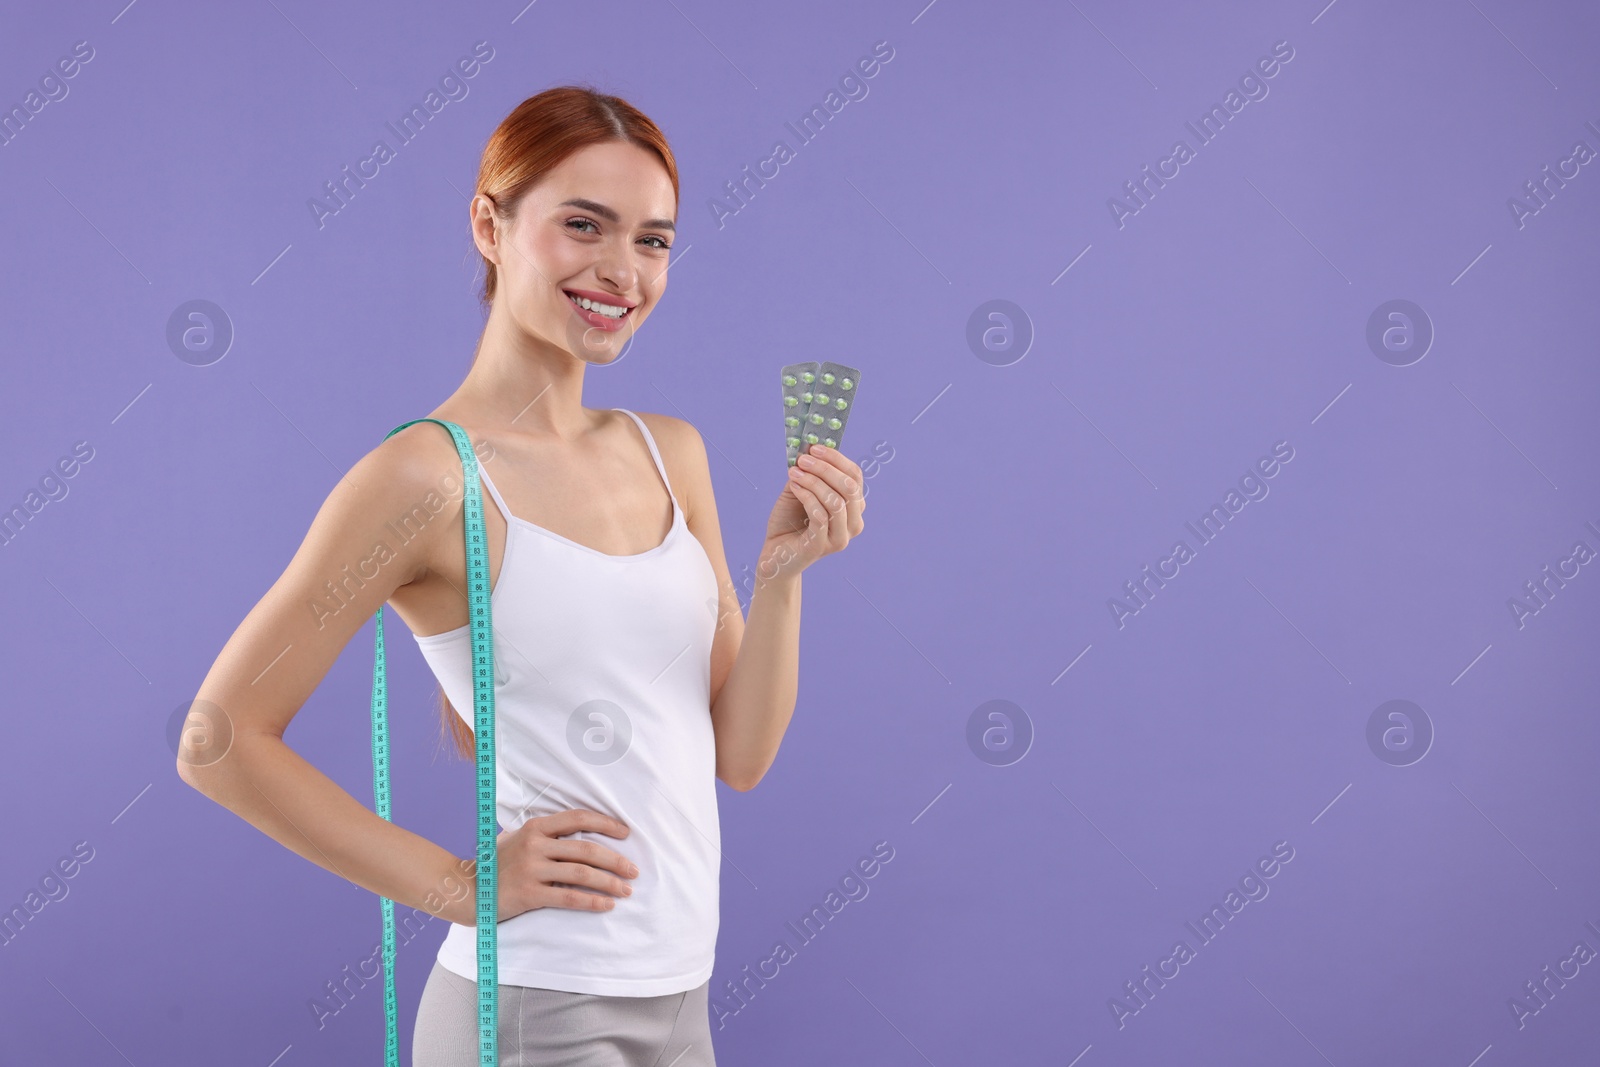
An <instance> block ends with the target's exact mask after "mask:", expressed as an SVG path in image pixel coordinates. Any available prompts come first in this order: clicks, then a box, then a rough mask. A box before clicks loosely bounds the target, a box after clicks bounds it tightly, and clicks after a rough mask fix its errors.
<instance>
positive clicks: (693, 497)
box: [624, 411, 711, 515]
mask: <svg viewBox="0 0 1600 1067" xmlns="http://www.w3.org/2000/svg"><path fill="white" fill-rule="evenodd" d="M634 414H635V415H638V416H639V418H640V419H642V420H643V421H644V424H645V425H646V426H648V427H649V428H650V436H651V437H654V438H655V440H656V448H657V450H659V451H660V453H661V462H662V463H663V464H664V465H665V466H666V468H667V477H668V478H670V479H671V480H672V487H673V490H674V491H675V494H676V495H677V497H678V502H679V503H680V504H681V505H682V506H683V510H684V512H685V513H686V515H692V514H693V513H694V510H695V504H696V503H698V502H699V501H700V500H703V499H706V497H705V495H704V494H703V493H702V491H701V487H702V486H704V485H706V484H707V483H709V482H710V480H711V471H710V464H709V461H708V460H707V459H706V444H705V439H704V438H702V437H701V436H700V431H699V430H697V429H695V428H694V424H693V423H691V422H690V421H689V420H687V419H680V418H678V417H677V416H675V415H662V414H659V413H657V412H654V411H636V412H634ZM625 417H626V416H624V418H625Z"/></svg>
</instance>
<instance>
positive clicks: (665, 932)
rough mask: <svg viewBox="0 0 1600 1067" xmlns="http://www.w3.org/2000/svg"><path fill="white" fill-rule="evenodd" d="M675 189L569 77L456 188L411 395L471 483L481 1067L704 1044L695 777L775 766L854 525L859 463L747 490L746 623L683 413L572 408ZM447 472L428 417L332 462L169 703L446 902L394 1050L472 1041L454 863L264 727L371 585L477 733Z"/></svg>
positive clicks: (603, 355)
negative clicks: (494, 942)
mask: <svg viewBox="0 0 1600 1067" xmlns="http://www.w3.org/2000/svg"><path fill="white" fill-rule="evenodd" d="M677 205H678V177H677V168H676V164H675V163H674V160H673V157H672V153H671V150H670V149H669V148H668V146H667V143H666V139H665V137H663V135H662V134H661V131H660V130H659V129H657V127H656V126H655V124H654V123H652V122H651V121H650V120H649V119H648V118H646V117H645V116H644V115H643V114H641V113H640V112H639V111H637V110H636V109H634V108H633V107H632V106H630V105H629V104H628V103H627V102H625V101H623V100H620V99H618V98H617V97H614V96H606V95H602V94H599V93H597V92H595V91H593V90H590V89H586V88H578V87H571V86H567V87H561V88H556V89H551V90H549V91H547V92H543V93H540V94H538V95H537V96H534V97H532V98H530V99H528V100H526V101H524V102H523V103H522V104H521V105H520V106H518V107H517V108H516V109H515V110H514V111H513V112H512V113H511V114H510V115H509V116H508V117H507V118H506V119H505V121H504V122H502V123H501V125H500V127H499V128H498V129H497V130H496V131H495V133H494V135H493V136H492V137H491V138H490V140H489V143H488V145H487V146H486V147H485V149H484V153H483V158H482V161H481V163H480V168H479V173H478V181H477V189H476V195H475V196H474V197H473V200H472V205H471V216H470V217H471V225H472V235H473V240H474V241H475V243H476V244H477V247H478V251H479V252H480V254H481V255H482V257H483V261H484V265H485V271H486V277H485V281H484V289H483V301H484V302H485V303H486V304H487V305H488V308H489V312H488V320H487V323H486V325H485V327H484V331H483V336H482V338H481V339H480V340H479V342H478V349H477V353H476V355H475V357H474V362H473V364H472V367H471V369H470V370H469V372H468V373H467V376H466V378H465V380H464V381H463V382H462V383H461V386H460V388H458V389H457V390H456V391H455V392H454V393H453V394H452V395H451V396H450V397H449V398H448V399H446V400H445V401H444V402H443V403H442V404H440V405H439V406H438V407H437V408H435V409H434V410H433V411H432V412H431V414H432V416H433V417H435V418H439V419H444V420H447V421H451V422H455V423H457V424H459V425H460V426H461V427H462V428H463V429H464V430H465V431H466V432H467V434H468V435H469V437H470V438H471V440H472V444H473V446H474V449H475V450H476V451H477V454H478V467H479V472H480V479H481V482H482V487H483V491H484V494H483V495H484V501H485V503H484V521H485V527H486V530H487V534H488V549H489V568H490V580H491V589H492V593H491V604H492V607H493V619H494V639H495V662H496V694H495V703H496V723H497V726H496V748H497V756H498V760H497V763H498V767H497V773H498V781H497V786H496V788H497V797H496V799H497V804H498V809H499V810H498V814H499V823H500V825H501V826H502V827H504V831H503V832H502V833H501V834H500V835H499V839H498V857H499V859H498V862H499V865H500V866H499V889H498V892H499V919H500V922H499V926H498V927H497V936H498V946H499V975H500V979H501V983H502V984H501V986H500V989H499V1004H500V1014H499V1020H500V1031H499V1033H500V1046H499V1047H500V1051H501V1057H502V1058H501V1063H502V1064H505V1065H507V1067H511V1065H514V1064H524V1063H528V1064H532V1063H538V1064H541V1065H551V1064H574V1065H576V1064H584V1065H589V1064H594V1065H602V1064H603V1065H623V1064H627V1065H633V1064H640V1065H654V1064H660V1065H661V1067H666V1065H667V1064H672V1065H673V1067H705V1065H712V1064H714V1063H715V1060H714V1058H713V1056H712V1049H711V1034H710V1026H709V1021H708V1017H707V991H708V986H709V983H710V976H711V970H712V959H713V950H714V947H715V941H716V932H717V904H718V871H719V861H720V852H719V850H718V847H719V842H720V833H719V830H718V822H717V803H716V787H715V782H714V779H715V778H720V779H722V781H724V782H726V783H727V784H728V785H730V786H731V787H733V788H734V789H738V790H741V791H743V790H748V789H750V788H752V787H754V786H755V784H756V783H757V782H758V781H760V779H761V777H762V775H763V774H764V773H765V772H766V770H767V768H768V767H769V766H771V764H772V761H773V759H774V757H775V756H776V754H777V749H778V745H779V742H780V741H781V739H782V737H783V733H784V730H785V729H786V728H787V726H788V723H789V718H790V716H791V714H792V713H793V710H794V703H795V695H796V689H797V681H798V667H799V629H800V575H801V572H802V571H804V570H805V568H806V567H807V566H809V565H810V564H812V563H814V562H815V561H816V560H817V559H819V558H820V557H822V556H824V555H827V554H829V553H832V552H836V551H838V550H839V549H841V548H843V547H844V546H845V545H846V544H847V543H848V542H849V540H850V538H851V537H852V536H855V535H857V534H859V533H860V532H861V530H862V509H863V496H862V492H861V485H862V474H861V469H860V467H858V466H857V465H856V464H855V463H853V462H851V461H850V460H848V459H846V458H845V457H844V456H842V455H840V454H839V453H838V452H836V451H833V450H830V449H826V448H822V447H820V446H815V445H814V446H812V447H811V449H810V455H809V456H806V457H802V458H801V460H800V462H799V464H798V465H797V466H795V467H791V468H789V474H788V480H787V483H786V484H785V486H784V487H783V489H782V491H781V492H780V493H779V495H778V500H777V503H776V504H775V505H774V507H773V509H772V514H771V518H770V519H769V521H768V524H767V535H766V541H765V543H764V544H763V546H762V549H761V553H760V556H759V562H758V565H757V568H756V570H757V575H758V582H757V585H756V588H755V591H754V593H753V595H752V599H751V604H750V616H749V619H748V621H746V620H745V619H744V618H743V616H742V615H741V612H740V606H739V601H738V598H737V596H736V595H735V592H734V586H733V583H732V581H731V580H730V579H729V576H728V565H727V562H726V559H725V558H724V554H723V548H722V537H721V533H720V529H719V525H718V521H717V511H716V504H715V501H714V500H713V497H712V486H711V476H710V471H709V468H708V464H707V460H706V451H705V445H704V443H703V441H702V440H701V438H700V435H699V434H698V433H697V432H696V430H695V429H694V427H693V426H691V425H690V424H689V423H687V422H685V421H683V420H681V419H677V418H673V417H671V416H666V415H655V414H646V415H636V414H634V413H633V412H630V411H626V410H624V409H621V408H615V409H610V410H606V409H591V408H586V407H584V406H583V403H582V401H583V379H584V369H585V367H586V366H587V365H588V364H590V363H608V362H612V361H614V360H616V359H618V358H619V357H620V355H621V354H622V352H623V349H624V345H625V344H626V341H627V340H628V339H629V338H631V337H632V335H633V333H634V332H636V331H637V330H638V329H639V327H640V326H642V325H643V324H644V320H645V319H646V318H647V317H648V316H649V315H650V313H651V311H653V310H654V309H655V306H656V304H657V303H659V302H660V300H661V298H662V295H663V294H664V292H665V290H666V275H667V260H668V257H669V255H670V249H671V247H672V243H673V240H674V237H675V233H674V225H673V221H674V219H675V218H676V215H677ZM397 421H402V420H397ZM491 468H492V473H491ZM460 474H461V460H460V457H459V454H458V452H457V451H456V449H455V447H454V444H453V442H452V439H451V436H450V434H448V433H447V432H446V431H445V430H444V428H443V427H441V426H439V425H437V424H435V423H430V422H419V423H417V424H416V425H413V426H408V427H407V428H406V429H404V430H401V431H400V432H398V433H396V434H394V435H393V436H391V437H389V438H387V439H386V440H385V441H384V442H383V443H382V444H380V445H379V446H378V447H376V448H374V449H373V450H372V451H371V452H369V453H368V454H367V455H365V456H364V457H363V458H362V459H361V460H360V461H359V462H358V463H357V464H356V465H355V466H354V467H353V468H352V469H351V470H350V472H349V473H348V474H347V475H346V476H345V477H344V478H342V479H340V481H339V483H338V485H336V486H335V487H334V489H333V490H332V492H331V493H330V494H329V495H328V498H327V500H326V502H325V503H324V504H323V506H322V508H321V510H320V511H319V512H318V513H317V516H316V518H315V520H314V521H313V522H312V525H311V528H310V530H309V532H308V533H307V535H306V538H305V540H304V543H303V544H302V545H301V547H300V549H299V551H298V552H297V553H296V554H295V557H294V559H293V560H292V561H291V562H290V564H289V566H288V567H287V569H286V570H285V571H284V573H283V575H282V576H281V577H280V578H279V579H278V581H277V582H276V584H274V586H273V587H272V589H271V590H270V591H269V592H268V593H267V594H266V596H265V597H263V598H262V600H261V602H260V603H259V604H257V605H256V606H255V608H254V609H253V610H252V611H251V612H250V614H249V615H248V616H247V617H246V618H245V620H244V622H243V623H242V624H241V625H240V627H239V629H238V631H237V632H235V633H234V635H233V636H232V638H231V639H230V640H229V641H228V643H227V645H226V646H225V647H224V648H223V650H222V653H221V654H220V655H219V657H218V658H217V661H216V663H215V664H214V665H213V666H212V668H211V671H210V672H209V673H208V675H207V676H206V679H205V681H204V683H203V684H202V686H201V688H200V691H199V694H198V696H197V699H196V702H195V708H196V709H199V708H210V709H211V716H212V717H213V718H214V719H215V720H216V721H213V722H210V723H196V722H195V719H196V715H197V714H198V711H191V713H190V723H191V724H193V725H195V726H197V727H209V729H206V730H205V731H204V732H201V731H198V730H197V731H196V732H193V733H191V731H190V730H187V729H186V730H185V739H186V740H185V748H184V749H183V750H182V751H181V752H180V755H179V762H178V769H179V773H180V775H182V777H183V778H184V780H185V781H186V782H188V783H189V784H191V785H193V786H194V787H196V788H197V789H200V790H202V791H203V792H204V793H205V794H206V795H207V796H209V797H211V798H212V799H214V800H216V801H217V802H219V803H221V804H223V805H225V806H227V807H228V808H229V809H230V810H232V811H234V812H236V813H238V814H239V815H240V816H242V817H243V818H245V819H246V820H248V821H249V822H250V823H252V824H253V825H255V826H257V827H258V828H260V829H261V830H263V831H264V832H266V833H267V834H269V835H271V836H272V837H273V838H275V839H276V840H278V841H279V842H281V843H282V844H283V845H285V846H286V847H288V848H290V849H293V850H294V851H296V852H298V853H300V854H301V855H302V856H304V857H306V858H307V859H309V860H311V861H312V862H313V863H316V864H318V865H320V866H322V867H324V868H326V869H328V870H330V871H333V872H334V873H336V874H338V875H340V876H341V877H343V878H346V879H348V880H349V881H351V882H354V883H355V884H357V885H359V886H362V887H364V888H366V889H369V890H371V891H372V892H374V893H377V894H380V895H382V896H386V897H389V898H390V899H392V900H394V901H396V902H397V904H399V905H400V906H401V907H412V908H419V909H422V910H425V911H427V912H429V913H430V914H434V915H438V916H441V917H443V918H446V919H448V920H449V921H450V923H451V924H452V925H451V926H450V927H449V930H448V933H447V936H446V938H445V941H444V943H443V944H442V945H441V946H440V950H439V954H438V957H437V960H436V961H435V964H434V968H433V970H432V972H431V974H430V975H429V977H428V981H427V985H426V987H425V988H424V991H423V995H422V1002H421V1005H420V1007H419V1010H418V1015H417V1023H416V1028H415V1031H414V1037H413V1056H414V1063H415V1064H416V1067H445V1065H457V1064H459V1065H461V1067H472V1065H475V1064H476V1063H477V1062H478V1051H477V1036H478V1033H477V1025H478V1023H477V1013H476V1007H477V995H476V981H477V963H476V953H475V944H476V938H475V925H474V924H475V903H476V901H475V882H474V880H473V879H474V874H473V872H474V869H475V866H476V865H475V863H472V862H469V861H467V860H463V859H461V858H459V857H457V856H454V855H452V854H451V853H450V852H448V851H447V850H445V849H443V848H441V847H439V846H438V845H435V844H433V843H432V842H430V841H427V840H425V839H423V838H421V837H419V836H418V835H416V834H413V833H411V832H409V831H407V830H405V829H403V828H401V827H399V826H397V825H394V824H393V823H390V822H388V821H385V820H383V819H381V818H379V817H378V816H377V815H376V814H374V813H373V812H372V811H370V810H368V809H367V807H366V806H365V805H364V804H362V803H361V802H360V801H358V800H356V799H355V798H354V797H352V796H351V795H350V794H349V793H347V792H345V791H344V790H343V789H341V788H340V787H339V786H338V785H336V784H335V783H334V782H333V781H331V780H330V779H329V778H327V777H326V776H325V775H323V774H322V773H321V772H319V771H318V770H317V769H316V768H315V767H312V766H311V765H310V764H309V763H307V762H306V761H305V760H303V759H302V758H301V757H300V756H298V755H297V754H296V753H295V752H294V751H293V750H292V749H290V748H289V747H288V746H287V745H286V744H284V742H283V733H284V730H285V728H286V727H287V726H288V724H289V721H290V720H291V719H292V718H293V716H294V714H295V712H296V711H297V710H298V709H299V708H300V707H301V706H302V705H303V704H304V703H305V701H306V699H307V698H308V697H309V696H310V695H311V693H312V691H313V690H314V689H315V688H316V686H317V684H318V682H320V681H321V679H322V678H323V676H324V674H325V673H326V672H327V670H328V668H329V666H330V665H331V664H332V663H333V662H334V660H335V659H336V658H337V657H338V655H339V652H340V650H341V649H343V648H344V646H345V644H346V643H347V642H348V641H349V640H350V638H351V637H352V636H354V635H355V633H356V632H357V631H358V630H360V629H361V627H362V626H363V625H364V624H365V623H366V621H367V620H368V619H370V618H371V617H372V615H373V614H374V612H376V611H377V609H378V608H379V607H380V606H381V605H383V604H386V603H387V604H390V605H392V607H393V610H394V611H395V612H396V613H397V614H399V616H400V617H401V618H402V619H404V620H405V622H406V624H407V625H408V626H409V627H410V628H411V631H412V633H413V634H414V635H415V638H416V640H417V643H418V645H419V646H420V647H421V649H422V651H423V654H424V656H425V657H426V658H427V660H428V663H429V665H430V667H431V668H432V669H433V671H434V673H435V675H436V677H437V678H438V680H439V682H440V687H441V689H442V690H443V692H444V694H445V696H446V697H447V700H446V702H445V703H444V705H443V707H442V709H441V710H442V711H443V713H444V716H445V722H446V725H447V728H448V729H449V732H450V733H451V734H452V735H453V736H454V737H455V739H456V742H457V744H458V746H459V747H460V750H461V752H462V754H463V755H464V756H466V757H468V758H470V757H471V756H472V753H473V749H472V747H471V737H472V735H471V730H470V725H471V722H472V714H473V706H472V686H471V681H470V678H469V664H468V658H469V651H470V627H469V626H468V624H467V609H466V600H465V595H464V590H465V589H466V584H467V583H466V574H465V546H464V544H463V541H462V499H461V493H460V489H461V481H460ZM451 490H454V492H453V493H452V492H451ZM397 531H400V532H402V533H403V537H404V540H403V542H402V540H401V538H399V537H397V536H396V532H397ZM357 561H360V562H359V565H357V566H352V564H354V563H357ZM374 572H375V573H374ZM335 593H336V594H337V595H334V594H335ZM308 605H311V607H310V608H309V610H308ZM358 710H360V709H354V708H352V709H350V711H351V712H352V713H357V712H358ZM224 733H226V734H227V735H228V736H227V739H226V742H225V744H226V747H225V750H224V749H223V748H221V747H219V746H220V745H222V744H223V743H224V742H223V741H222V739H221V738H222V735H223V734H224ZM462 802H463V804H465V803H466V800H465V798H462ZM468 817H469V816H468V815H467V814H466V809H465V808H463V819H466V818H468Z"/></svg>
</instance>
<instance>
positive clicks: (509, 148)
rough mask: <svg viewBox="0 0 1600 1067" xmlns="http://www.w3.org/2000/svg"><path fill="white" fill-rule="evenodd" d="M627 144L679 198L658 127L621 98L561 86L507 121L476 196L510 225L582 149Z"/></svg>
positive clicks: (490, 293) (488, 266)
mask: <svg viewBox="0 0 1600 1067" xmlns="http://www.w3.org/2000/svg"><path fill="white" fill-rule="evenodd" d="M610 141H626V142H628V143H630V144H636V145H638V146H639V147H640V148H646V149H649V150H650V151H653V152H655V153H656V155H658V156H660V157H661V162H662V165H664V166H665V167H666V168H667V176H668V177H669V178H671V179H672V197H673V200H674V201H676V200H677V198H678V164H677V163H676V161H674V160H673V158H672V149H671V148H669V147H668V146H667V138H666V135H665V134H663V133H662V132H661V130H660V128H659V127H658V126H656V124H655V123H654V122H651V121H650V119H649V118H648V117H647V116H646V115H645V114H644V112H642V111H640V110H639V109H638V108H636V107H634V106H633V105H632V104H630V103H628V102H627V101H626V100H624V99H622V98H621V97H617V96H607V95H606V94H605V93H601V92H597V91H596V90H594V89H591V88H588V87H586V86H579V85H561V86H557V87H556V88H554V89H546V90H545V91H544V92H542V93H540V94H538V95H537V96H530V97H528V99H526V100H524V101H523V102H522V103H520V104H518V105H517V106H516V109H515V110H514V111H512V112H511V114H509V115H507V116H506V117H505V119H504V121H502V122H501V123H500V126H499V127H498V128H497V129H496V130H495V131H494V134H493V135H492V136H491V137H490V138H489V143H488V144H487V145H485V146H484V149H483V159H482V160H481V161H480V162H479V164H478V185H477V192H478V194H479V195H481V196H487V197H488V198H489V201H490V203H492V204H494V205H495V208H496V210H495V214H496V215H497V216H498V217H500V218H501V219H504V220H506V221H510V220H511V219H512V218H514V217H515V216H516V212H517V205H518V202H519V201H520V200H521V198H522V194H523V193H525V192H527V191H528V189H529V188H531V187H532V186H533V185H534V184H536V183H537V182H538V181H539V180H540V179H541V178H543V177H544V176H545V175H547V174H549V173H550V172H551V171H552V170H554V169H555V168H556V167H557V166H559V165H560V164H561V162H562V161H563V160H565V159H566V158H567V157H568V156H570V155H572V153H574V152H576V151H578V149H580V148H587V147H588V146H590V145H592V144H605V143H607V142H610ZM483 264H484V272H485V274H484V279H483V295H482V301H483V303H485V304H488V303H491V302H492V301H493V300H494V293H495V281H496V277H495V265H494V264H493V263H491V262H489V260H488V259H485V260H484V261H483Z"/></svg>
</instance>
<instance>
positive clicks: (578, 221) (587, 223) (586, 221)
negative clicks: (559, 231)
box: [567, 219, 600, 233]
mask: <svg viewBox="0 0 1600 1067" xmlns="http://www.w3.org/2000/svg"><path fill="white" fill-rule="evenodd" d="M567 225H568V226H573V225H578V226H594V220H593V219H568V220H567ZM599 229H600V227H598V226H595V228H594V230H581V231H579V232H581V233H595V232H598V231H599Z"/></svg>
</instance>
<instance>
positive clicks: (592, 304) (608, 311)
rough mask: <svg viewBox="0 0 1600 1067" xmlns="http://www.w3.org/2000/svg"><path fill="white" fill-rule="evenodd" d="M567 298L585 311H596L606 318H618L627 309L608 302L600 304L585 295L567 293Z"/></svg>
mask: <svg viewBox="0 0 1600 1067" xmlns="http://www.w3.org/2000/svg"><path fill="white" fill-rule="evenodd" d="M567 299H569V300H571V301H572V302H573V303H574V304H577V305H578V306H579V307H581V308H583V309H585V310H587V311H594V312H597V313H599V314H601V315H604V316H605V317H606V318H608V319H620V318H622V316H623V314H624V313H626V312H627V310H628V309H627V308H624V307H613V306H612V305H610V304H601V303H598V302H597V301H594V300H590V299H589V298H588V297H586V296H574V295H573V294H572V293H568V294H567Z"/></svg>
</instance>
